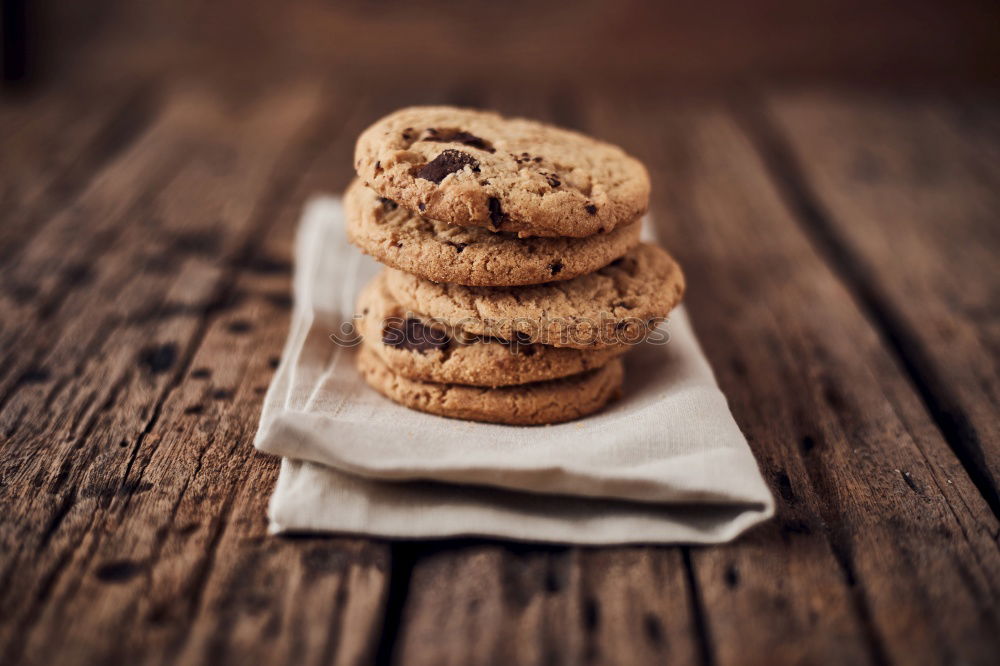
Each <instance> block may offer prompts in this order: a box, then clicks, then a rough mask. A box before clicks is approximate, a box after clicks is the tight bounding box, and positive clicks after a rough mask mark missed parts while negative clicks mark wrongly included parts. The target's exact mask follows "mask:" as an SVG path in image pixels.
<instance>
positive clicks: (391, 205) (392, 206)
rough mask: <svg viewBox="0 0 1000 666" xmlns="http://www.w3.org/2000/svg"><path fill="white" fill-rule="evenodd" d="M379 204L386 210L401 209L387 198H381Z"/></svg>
mask: <svg viewBox="0 0 1000 666" xmlns="http://www.w3.org/2000/svg"><path fill="white" fill-rule="evenodd" d="M378 202H379V203H380V204H382V208H384V209H386V210H396V209H397V208H399V204H398V203H396V202H395V201H393V200H392V199H386V198H385V197H379V198H378Z"/></svg>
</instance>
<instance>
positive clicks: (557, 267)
mask: <svg viewBox="0 0 1000 666" xmlns="http://www.w3.org/2000/svg"><path fill="white" fill-rule="evenodd" d="M562 269H563V263H562V262H561V261H556V262H554V263H551V264H549V270H550V271H551V272H552V274H553V275H558V274H559V271H561V270H562Z"/></svg>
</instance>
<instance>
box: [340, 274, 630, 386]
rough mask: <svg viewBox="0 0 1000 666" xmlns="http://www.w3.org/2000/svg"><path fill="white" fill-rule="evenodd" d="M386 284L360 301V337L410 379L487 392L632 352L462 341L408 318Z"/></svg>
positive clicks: (380, 279) (378, 281)
mask: <svg viewBox="0 0 1000 666" xmlns="http://www.w3.org/2000/svg"><path fill="white" fill-rule="evenodd" d="M385 280H386V273H385V272H383V273H381V274H379V275H378V276H377V277H376V278H375V279H374V280H372V282H370V283H369V284H368V286H366V287H365V288H364V290H363V291H362V292H361V295H360V296H359V297H358V305H357V308H358V310H357V311H358V312H359V313H360V314H361V321H360V327H359V328H360V333H361V335H362V336H363V337H364V344H365V346H366V347H368V348H369V349H370V350H371V351H372V352H373V353H374V354H375V355H377V356H378V357H379V359H380V360H381V361H382V362H383V363H385V365H386V366H388V367H389V369H390V370H391V371H392V372H393V373H395V374H397V375H400V376H402V377H405V378H407V379H414V380H418V381H426V382H442V383H453V384H468V385H471V386H489V387H496V386H508V385H512V384H526V383H529V382H537V381H544V380H548V379H558V378H560V377H566V376H568V375H575V374H578V373H581V372H585V371H587V370H592V369H594V368H597V367H600V366H602V365H604V364H606V363H607V362H608V361H610V360H611V359H612V358H614V357H615V356H618V355H620V354H622V353H624V352H625V351H626V350H627V349H628V347H626V346H618V347H607V348H605V349H594V350H591V349H571V348H568V347H563V348H560V347H550V346H548V345H540V344H527V345H521V344H518V343H517V342H516V341H515V342H513V343H509V342H503V341H501V340H496V339H475V338H469V339H466V340H462V339H461V338H462V337H463V336H462V334H461V332H455V331H452V332H447V331H445V330H442V329H438V328H434V326H433V322H429V321H427V320H426V319H424V318H422V317H420V316H419V315H415V314H413V313H408V312H407V311H406V310H405V308H403V307H402V306H401V305H399V303H397V302H396V300H395V299H393V297H392V295H391V294H390V293H389V291H388V289H386V286H385Z"/></svg>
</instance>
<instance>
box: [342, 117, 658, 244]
mask: <svg viewBox="0 0 1000 666" xmlns="http://www.w3.org/2000/svg"><path fill="white" fill-rule="evenodd" d="M354 165H355V168H356V169H357V172H358V175H359V176H361V178H362V179H363V180H364V181H365V182H366V183H367V184H368V186H369V187H371V188H372V189H373V190H375V191H376V192H378V193H379V194H380V195H381V196H383V197H386V198H388V199H392V200H393V201H396V202H397V203H399V204H401V205H403V206H405V207H407V208H409V209H411V210H415V211H419V212H420V213H422V214H423V215H425V216H427V217H429V218H432V219H435V220H440V221H442V222H448V223H450V224H457V225H461V226H476V227H485V228H487V229H490V230H491V231H509V232H516V233H517V234H518V235H520V236H522V237H525V236H574V237H581V236H590V235H592V234H597V233H608V232H610V231H612V230H613V229H614V228H615V227H618V226H620V225H624V224H628V223H630V222H633V221H635V219H636V218H638V217H639V216H640V215H642V214H643V213H644V212H646V208H647V206H648V204H649V175H648V174H647V173H646V169H645V168H644V167H643V165H642V163H640V162H639V161H638V160H636V159H634V158H632V157H629V156H628V155H627V154H626V153H625V152H624V151H623V150H621V149H620V148H618V147H616V146H612V145H610V144H607V143H604V142H601V141H597V140H596V139H592V138H589V137H586V136H584V135H582V134H578V133H576V132H571V131H569V130H564V129H560V128H557V127H552V126H551V125H545V124H543V123H539V122H535V121H532V120H525V119H522V118H504V117H502V116H500V115H498V114H496V113H489V112H485V111H474V110H470V109H459V108H455V107H449V106H425V107H419V106H418V107H409V108H406V109H401V110H399V111H396V112H395V113H392V114H389V115H388V116H386V117H384V118H382V119H381V120H379V121H378V122H376V123H375V124H374V125H372V126H371V127H369V128H368V129H367V130H365V131H364V132H363V133H362V134H361V136H360V137H359V138H358V143H357V146H356V148H355V152H354Z"/></svg>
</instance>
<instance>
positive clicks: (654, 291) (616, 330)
mask: <svg viewBox="0 0 1000 666" xmlns="http://www.w3.org/2000/svg"><path fill="white" fill-rule="evenodd" d="M385 284H386V287H387V289H388V291H389V293H390V294H392V297H393V298H394V299H395V300H396V301H397V302H398V303H399V304H400V305H401V306H402V307H404V308H407V309H409V310H411V311H413V312H419V313H422V314H423V315H425V316H427V317H429V318H433V319H434V320H435V321H437V322H439V324H441V325H445V326H448V327H451V328H453V329H458V330H461V331H464V332H466V333H468V334H471V335H480V336H488V337H495V338H500V339H502V340H508V341H516V342H519V343H522V344H528V343H541V344H545V345H551V346H555V347H572V348H576V349H602V348H607V347H616V346H620V345H623V344H625V345H627V344H633V343H637V342H640V341H642V340H643V339H644V338H645V337H646V335H647V334H648V333H649V332H650V331H651V330H652V329H653V328H655V326H656V324H658V323H659V321H660V320H661V319H662V318H663V317H666V316H667V314H668V313H669V312H670V310H672V309H673V308H674V306H676V305H677V303H678V302H680V300H681V296H682V295H683V293H684V275H683V274H682V273H681V269H680V267H679V266H678V265H677V263H676V262H675V261H674V260H673V259H672V258H671V257H670V255H668V254H667V253H666V252H665V251H664V250H662V249H661V248H659V247H657V246H656V245H652V244H649V243H642V244H640V245H638V246H637V247H635V248H634V249H632V250H630V251H629V252H628V253H627V254H625V256H623V257H621V258H620V259H616V260H615V261H612V262H611V263H610V264H608V265H607V266H605V267H604V268H602V269H600V270H598V271H596V272H594V273H589V274H587V275H581V276H579V277H575V278H573V279H572V280H566V281H564V282H551V283H548V284H542V285H533V286H523V287H466V286H462V285H454V284H439V283H436V282H431V281H430V280H425V279H423V278H420V277H417V276H415V275H410V274H408V273H403V272H401V271H397V270H395V269H388V271H387V275H386V282H385Z"/></svg>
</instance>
